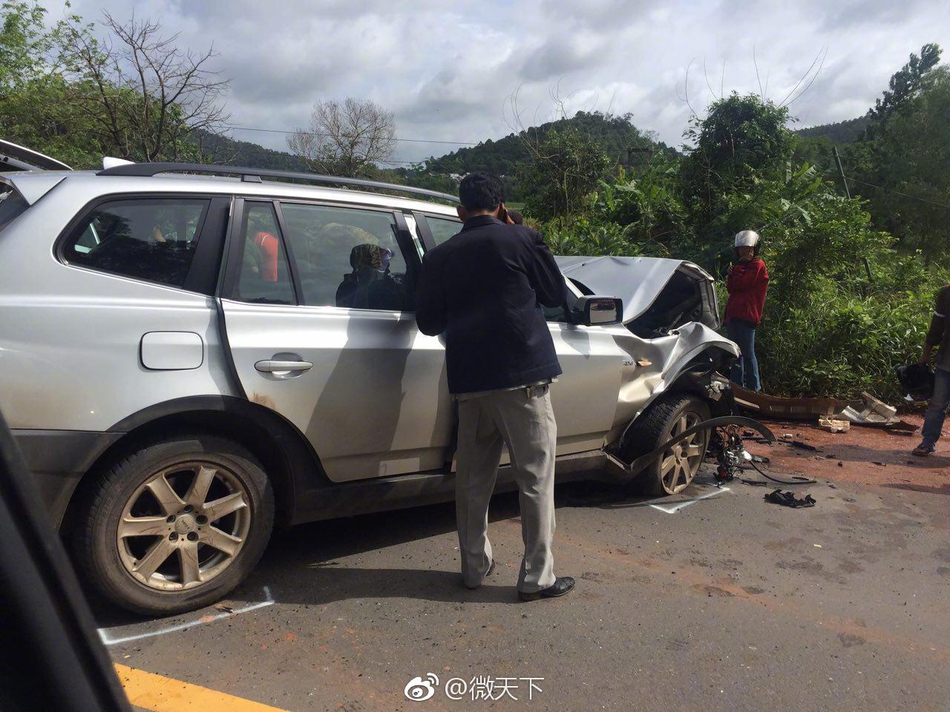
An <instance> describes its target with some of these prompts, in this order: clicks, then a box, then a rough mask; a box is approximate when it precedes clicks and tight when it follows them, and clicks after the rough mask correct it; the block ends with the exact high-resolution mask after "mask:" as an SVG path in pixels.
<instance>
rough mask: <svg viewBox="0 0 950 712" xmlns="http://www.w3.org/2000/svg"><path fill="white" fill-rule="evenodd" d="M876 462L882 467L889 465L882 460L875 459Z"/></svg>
mask: <svg viewBox="0 0 950 712" xmlns="http://www.w3.org/2000/svg"><path fill="white" fill-rule="evenodd" d="M874 464H875V465H880V466H881V467H887V465H885V464H884V463H883V462H881V461H880V460H875V461H874Z"/></svg>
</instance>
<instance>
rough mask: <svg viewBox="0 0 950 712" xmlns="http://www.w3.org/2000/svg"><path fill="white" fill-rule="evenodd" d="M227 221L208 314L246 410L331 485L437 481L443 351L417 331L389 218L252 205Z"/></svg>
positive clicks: (239, 206) (405, 240)
mask: <svg viewBox="0 0 950 712" xmlns="http://www.w3.org/2000/svg"><path fill="white" fill-rule="evenodd" d="M234 213H235V220H234V221H233V225H232V232H231V236H230V240H229V244H230V247H229V256H228V268H227V276H226V278H225V280H224V285H223V298H222V300H221V303H222V309H223V313H224V319H225V323H226V332H227V339H228V343H229V348H230V353H231V355H232V358H233V362H234V367H235V369H236V371H237V375H238V377H239V379H240V381H241V384H242V386H243V387H244V390H245V392H246V394H247V397H248V398H249V399H250V400H252V401H254V402H256V403H258V404H260V405H262V406H264V407H267V408H271V409H272V410H275V411H276V412H278V413H280V414H281V415H282V416H284V417H285V418H287V419H288V420H290V421H291V422H292V423H293V424H294V425H295V426H296V427H297V428H298V429H299V430H300V431H301V432H303V433H304V434H305V435H306V437H307V438H308V439H309V440H310V442H311V443H312V444H313V446H314V449H315V450H316V452H317V454H318V456H319V457H320V460H321V463H322V465H323V467H324V470H325V471H326V473H327V476H328V477H329V478H330V479H331V480H333V481H337V482H342V481H349V480H356V479H364V478H369V477H381V476H387V475H399V474H404V473H412V472H420V471H425V470H433V469H437V468H440V467H441V466H442V465H443V460H444V456H445V452H446V449H447V448H448V446H449V444H450V439H451V433H452V414H451V403H450V402H449V398H448V391H447V388H446V385H445V359H444V352H443V348H442V345H441V344H440V343H439V341H438V339H435V338H432V337H428V336H425V335H424V334H421V333H420V332H419V331H418V329H417V328H416V324H415V315H414V313H413V311H412V301H413V295H414V290H415V275H416V274H417V272H418V265H419V260H418V255H417V254H416V251H415V249H414V248H413V246H412V241H411V238H410V237H409V234H408V229H407V226H406V221H405V219H404V217H403V216H402V214H401V213H399V212H393V211H386V210H381V209H378V208H361V207H349V206H348V207H341V206H338V205H322V204H315V203H307V202H302V201H300V202H297V201H275V202H273V203H272V202H269V201H257V200H246V201H244V200H240V201H237V203H236V206H235V211H234Z"/></svg>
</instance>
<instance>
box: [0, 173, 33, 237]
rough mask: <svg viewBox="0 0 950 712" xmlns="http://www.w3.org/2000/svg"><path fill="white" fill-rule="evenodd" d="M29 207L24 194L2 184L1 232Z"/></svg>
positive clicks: (0, 206)
mask: <svg viewBox="0 0 950 712" xmlns="http://www.w3.org/2000/svg"><path fill="white" fill-rule="evenodd" d="M28 207H30V206H29V205H28V204H27V202H26V201H25V200H24V199H23V196H22V195H20V194H19V193H17V192H16V191H15V190H13V189H12V188H9V187H7V186H3V185H2V184H0V232H3V229H4V228H5V227H6V226H7V225H9V224H10V223H11V222H13V221H14V219H16V217H17V216H19V215H20V214H22V213H23V212H24V211H25V210H26V209H27V208H28Z"/></svg>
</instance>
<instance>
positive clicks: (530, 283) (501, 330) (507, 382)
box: [416, 173, 574, 601]
mask: <svg viewBox="0 0 950 712" xmlns="http://www.w3.org/2000/svg"><path fill="white" fill-rule="evenodd" d="M502 191H503V186H502V183H501V181H500V180H499V179H498V178H496V177H495V176H492V175H489V174H487V173H473V174H471V175H468V176H466V177H465V178H464V179H463V180H462V182H461V184H460V185H459V199H460V202H461V205H460V206H459V208H458V214H459V217H460V218H461V219H462V221H463V223H464V225H463V227H462V231H461V232H459V233H458V234H457V235H455V236H454V237H452V238H451V239H450V240H448V241H447V242H445V243H443V244H442V245H439V246H438V247H436V248H435V249H433V250H432V251H430V252H429V253H427V254H426V256H425V260H424V262H423V265H422V273H421V275H420V277H419V288H418V295H417V302H416V321H417V323H418V325H419V329H420V331H422V332H423V333H424V334H429V335H433V336H434V335H437V334H442V333H444V334H445V358H446V366H447V370H448V381H449V390H450V391H451V392H452V394H453V395H454V396H455V398H456V400H457V401H458V408H459V435H458V451H457V456H458V472H457V473H456V498H455V499H456V517H457V520H458V521H457V524H458V533H459V551H460V552H461V558H462V579H463V582H464V583H465V585H466V586H467V587H469V588H477V587H478V586H480V585H481V583H482V580H483V579H484V578H485V577H486V576H487V575H488V574H490V573H491V571H492V570H493V569H494V566H495V563H494V560H493V558H492V548H491V543H490V542H489V540H488V503H489V500H490V499H491V495H492V490H493V489H494V487H495V479H496V477H497V474H498V465H499V462H500V460H501V452H502V445H503V444H505V445H507V446H508V452H509V453H510V455H511V463H512V468H513V471H514V476H515V479H516V481H517V483H518V488H519V490H520V492H521V497H520V503H521V521H522V526H521V529H522V537H523V538H524V546H525V552H524V558H523V559H522V561H521V572H520V574H519V576H518V595H519V597H520V598H521V599H522V600H525V601H533V600H537V599H539V598H550V597H554V596H562V595H564V594H565V593H567V592H568V591H570V590H571V589H572V588H573V587H574V579H572V578H570V577H567V576H565V577H563V578H557V577H556V576H555V575H554V558H553V555H552V553H551V545H552V542H553V539H554V456H555V444H556V439H557V425H556V423H555V421H554V411H553V410H552V408H551V398H550V394H549V392H548V389H549V386H550V384H551V382H552V381H553V380H554V378H555V377H556V376H558V375H559V374H560V373H561V367H560V364H558V361H557V354H556V353H555V351H554V341H553V340H552V338H551V332H550V331H549V329H548V326H547V323H546V322H545V320H544V313H543V312H542V310H541V305H542V304H543V305H545V306H549V307H557V306H561V305H562V304H563V303H564V299H565V296H566V294H565V291H566V287H565V285H564V278H563V276H562V275H561V273H560V270H558V268H557V264H556V263H555V262H554V257H553V256H552V255H551V252H550V250H548V248H547V245H545V244H544V242H543V241H542V240H541V236H540V235H539V234H538V233H537V232H535V231H534V230H531V229H529V228H526V227H523V226H520V225H514V224H511V223H510V221H509V220H508V218H507V212H506V210H505V206H504V203H503V201H502Z"/></svg>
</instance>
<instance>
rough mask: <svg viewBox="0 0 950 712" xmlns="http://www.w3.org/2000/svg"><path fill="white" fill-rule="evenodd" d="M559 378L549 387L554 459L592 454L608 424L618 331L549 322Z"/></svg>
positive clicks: (619, 354) (618, 370) (618, 363)
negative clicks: (554, 422)
mask: <svg viewBox="0 0 950 712" xmlns="http://www.w3.org/2000/svg"><path fill="white" fill-rule="evenodd" d="M548 327H549V328H550V330H551V336H552V337H553V338H554V347H555V349H556V351H557V357H558V361H559V362H560V364H561V369H562V370H563V373H562V375H561V376H559V377H558V380H557V383H555V384H554V385H553V386H551V403H552V405H553V406H554V414H555V417H556V418H557V454H558V455H566V454H570V453H576V452H584V451H586V450H596V449H598V448H600V447H601V446H602V445H603V441H604V435H605V434H606V433H607V431H608V430H610V427H611V425H612V424H613V420H614V415H615V413H616V410H617V393H618V391H619V390H620V385H621V376H622V373H623V371H624V368H625V366H624V362H625V361H629V360H630V356H629V354H627V353H625V352H624V351H623V350H622V349H621V348H620V347H619V346H618V345H617V340H616V335H617V334H619V333H620V331H618V329H619V330H621V331H623V332H625V333H629V332H627V331H626V329H624V328H623V327H622V326H620V327H604V326H577V325H574V324H565V323H559V322H549V323H548Z"/></svg>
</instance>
